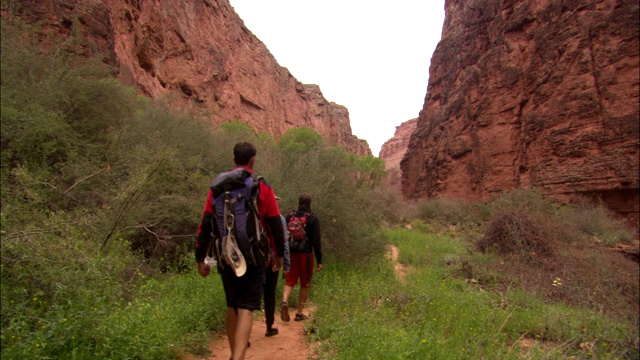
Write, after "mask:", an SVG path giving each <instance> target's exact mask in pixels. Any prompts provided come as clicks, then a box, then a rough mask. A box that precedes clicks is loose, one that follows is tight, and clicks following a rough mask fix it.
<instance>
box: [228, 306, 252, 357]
mask: <svg viewBox="0 0 640 360" xmlns="http://www.w3.org/2000/svg"><path fill="white" fill-rule="evenodd" d="M252 315H253V312H252V311H251V310H246V309H238V316H237V325H236V332H235V337H234V344H233V345H232V347H231V348H232V349H233V352H232V354H233V357H232V359H233V360H241V359H244V355H245V352H246V351H247V343H248V342H249V336H250V335H251V324H252V323H253V316H252Z"/></svg>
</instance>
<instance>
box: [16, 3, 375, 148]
mask: <svg viewBox="0 0 640 360" xmlns="http://www.w3.org/2000/svg"><path fill="white" fill-rule="evenodd" d="M16 3H19V4H17V6H15V7H14V8H15V9H18V11H19V13H18V16H20V17H22V18H23V19H24V20H26V21H28V22H36V21H37V22H39V23H41V24H42V31H43V33H47V34H48V35H53V36H54V37H57V38H67V39H69V40H73V41H74V42H79V47H80V48H81V49H82V50H83V51H85V52H86V53H91V54H93V55H95V54H100V55H102V56H104V61H105V62H107V63H110V64H111V65H114V66H115V68H116V69H117V72H118V73H117V77H118V78H119V79H120V80H121V81H122V82H124V83H125V84H127V85H132V86H135V87H137V88H138V89H139V91H140V93H142V94H144V95H146V96H148V97H150V98H152V99H167V98H170V99H172V102H173V104H175V106H178V107H181V108H187V109H190V110H196V111H197V112H199V113H201V114H208V115H207V116H209V117H210V119H211V121H212V122H213V123H215V124H220V123H224V122H228V121H231V120H240V121H243V122H246V123H248V124H250V125H251V126H252V127H253V128H254V129H255V130H257V131H264V132H267V133H270V134H272V135H274V136H275V137H276V138H278V137H279V136H280V135H282V134H283V133H284V132H285V131H286V130H287V129H289V128H292V127H298V126H306V127H309V128H311V129H314V130H315V131H317V132H318V133H319V134H321V135H323V136H324V137H325V139H326V140H327V142H328V143H329V144H331V145H343V146H345V148H346V149H347V150H348V151H350V152H353V153H355V154H357V155H370V154H371V150H370V149H369V145H368V144H367V142H366V141H364V140H360V139H358V138H357V137H355V136H354V135H353V134H352V132H351V125H350V122H349V112H348V110H347V109H346V108H345V107H344V106H341V105H338V104H335V103H333V102H329V101H327V100H326V99H325V98H324V97H323V95H322V92H321V91H320V88H319V86H317V85H306V84H302V83H300V82H299V81H297V80H296V79H295V78H294V77H293V75H292V74H290V73H289V71H288V70H287V69H286V68H283V67H281V66H280V65H279V64H278V63H277V62H276V60H275V58H274V57H273V56H272V55H271V53H270V52H269V50H268V49H267V48H266V47H265V45H264V44H263V43H262V42H261V41H260V40H258V38H256V37H255V36H254V35H253V34H252V33H251V31H250V30H249V29H247V28H246V27H245V26H244V23H243V22H242V20H241V19H240V18H239V17H238V15H237V14H236V13H235V11H234V10H233V8H232V7H231V5H230V4H229V2H228V1H227V0H145V1H142V0H103V1H96V0H22V1H17V2H16ZM5 15H6V14H5ZM72 34H73V35H72ZM43 38H44V37H43Z"/></svg>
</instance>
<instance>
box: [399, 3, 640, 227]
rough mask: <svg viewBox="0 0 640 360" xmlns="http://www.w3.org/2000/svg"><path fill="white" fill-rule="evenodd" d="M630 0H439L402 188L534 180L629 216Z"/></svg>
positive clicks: (482, 191) (635, 26)
mask: <svg viewBox="0 0 640 360" xmlns="http://www.w3.org/2000/svg"><path fill="white" fill-rule="evenodd" d="M638 9H639V5H638V1H637V0H572V1H566V0H535V1H528V0H527V1H525V0H501V1H499V0H447V1H446V3H445V14H446V17H445V21H444V25H443V33H442V39H441V41H440V43H439V45H438V46H437V49H436V51H435V52H434V54H433V57H432V59H431V67H430V69H429V73H430V77H429V85H428V90H427V96H426V98H425V103H424V107H423V110H422V111H421V113H420V116H419V117H418V124H417V129H416V131H415V132H414V133H413V134H412V136H411V140H410V143H409V148H408V150H407V152H406V155H405V157H404V158H403V160H402V162H401V169H402V190H403V193H404V195H405V196H407V197H409V198H424V197H427V198H428V197H436V196H443V195H445V196H450V197H456V198H465V199H472V200H478V199H488V198H489V197H490V196H491V195H492V194H495V193H499V192H501V191H503V190H510V189H518V188H538V189H541V190H543V191H544V192H545V193H547V194H549V195H550V196H552V197H554V198H556V199H558V200H560V201H567V200H569V199H570V198H572V197H574V196H576V195H586V196H588V197H592V198H601V199H602V200H604V202H605V203H606V204H607V205H608V206H609V207H610V208H612V209H613V210H615V211H617V212H618V213H620V214H623V215H625V216H626V217H627V219H629V221H630V223H631V224H635V226H636V227H637V226H638V200H639V199H638V187H639V186H638V185H639V180H638V178H639V173H638V170H639V169H638V162H639V156H638V154H639V151H638V150H639V144H640V139H639V138H640V136H639V100H640V95H639V67H638V64H639V58H638V54H639V48H638V39H639V25H640V23H639V18H640V16H639V10H638Z"/></svg>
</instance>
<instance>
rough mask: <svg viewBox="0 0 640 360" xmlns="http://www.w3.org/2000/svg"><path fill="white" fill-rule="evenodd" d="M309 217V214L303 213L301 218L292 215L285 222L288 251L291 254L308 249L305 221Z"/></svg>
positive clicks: (294, 214) (295, 214)
mask: <svg viewBox="0 0 640 360" xmlns="http://www.w3.org/2000/svg"><path fill="white" fill-rule="evenodd" d="M309 216H311V213H310V212H305V213H304V214H302V215H301V216H297V213H295V212H294V213H292V214H291V215H290V216H289V221H288V222H287V232H288V233H289V250H290V251H293V252H302V251H306V250H307V249H308V248H309V247H310V244H309V238H308V237H307V231H306V225H307V219H308V218H309Z"/></svg>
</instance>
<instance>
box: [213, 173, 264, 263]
mask: <svg viewBox="0 0 640 360" xmlns="http://www.w3.org/2000/svg"><path fill="white" fill-rule="evenodd" d="M260 181H262V177H259V176H257V175H255V174H251V173H250V172H248V171H247V170H244V169H235V170H232V171H228V172H224V173H220V174H219V175H218V177H216V179H215V180H214V181H213V183H212V184H211V190H212V191H213V202H214V205H215V213H214V216H213V219H212V229H213V234H212V235H213V239H214V246H213V247H214V249H215V252H216V253H215V257H216V260H217V261H218V264H220V266H221V267H222V268H224V264H227V265H229V264H230V263H231V262H232V261H238V259H236V258H235V255H237V254H233V253H231V254H230V253H229V251H225V249H224V246H223V245H225V241H227V242H230V245H229V246H232V247H233V246H236V245H237V250H239V252H240V253H241V254H242V256H243V257H244V259H245V261H246V262H248V263H250V264H254V265H257V264H264V262H265V260H266V258H267V256H268V254H269V242H268V241H267V237H266V234H265V232H264V230H263V228H262V225H261V224H260V218H259V215H258V209H257V198H258V195H259V189H260ZM230 257H231V258H230ZM236 274H237V275H238V276H242V274H238V273H236Z"/></svg>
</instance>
